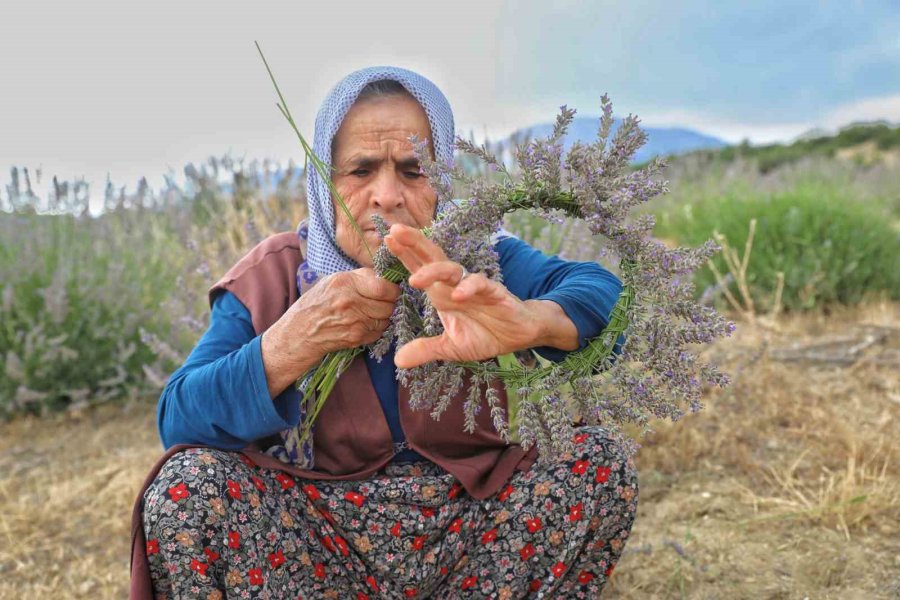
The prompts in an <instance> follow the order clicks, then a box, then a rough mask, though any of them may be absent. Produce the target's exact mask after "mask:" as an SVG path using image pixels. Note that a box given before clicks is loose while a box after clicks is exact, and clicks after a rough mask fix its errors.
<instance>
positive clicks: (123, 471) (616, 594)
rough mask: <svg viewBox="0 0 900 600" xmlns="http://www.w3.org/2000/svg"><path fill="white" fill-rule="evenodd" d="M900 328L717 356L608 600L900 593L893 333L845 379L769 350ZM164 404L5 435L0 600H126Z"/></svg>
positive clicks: (644, 482) (748, 337)
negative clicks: (727, 384)
mask: <svg viewBox="0 0 900 600" xmlns="http://www.w3.org/2000/svg"><path fill="white" fill-rule="evenodd" d="M860 323H870V324H878V325H882V326H887V327H894V328H896V327H898V326H900V305H896V304H894V305H890V304H876V305H872V306H869V307H867V308H863V309H856V310H852V311H850V310H847V311H842V312H837V313H835V312H832V313H831V314H829V315H823V314H820V315H809V316H804V317H790V316H783V317H782V318H781V320H780V322H778V323H776V324H772V323H768V324H766V323H758V324H756V325H752V326H750V325H748V326H744V327H741V328H740V329H739V330H738V333H737V335H736V336H735V338H733V339H731V340H727V341H726V342H723V343H722V344H720V345H719V346H717V347H716V348H713V349H711V350H710V351H711V352H712V353H713V355H714V356H716V357H717V359H718V360H720V362H721V363H723V364H724V365H725V366H726V367H727V369H728V370H729V371H731V372H732V373H735V374H736V375H735V383H734V385H733V386H732V388H730V390H728V391H726V392H723V393H719V394H717V395H712V396H710V397H708V399H707V408H706V409H705V410H704V411H702V412H701V413H699V414H696V415H691V416H690V417H686V418H685V419H684V420H683V421H681V422H680V423H676V424H663V425H660V426H659V428H658V430H657V432H656V433H655V434H653V435H652V436H651V437H650V438H648V439H647V440H645V443H644V448H643V449H642V450H641V453H640V456H639V468H640V473H641V502H640V512H639V515H638V520H637V522H636V525H635V527H634V531H633V536H632V539H631V541H630V543H629V545H628V547H627V548H626V556H625V557H624V558H623V559H622V561H621V562H620V564H619V566H618V567H617V569H616V572H615V574H614V575H613V578H612V581H611V583H610V585H609V586H608V589H607V592H606V594H605V595H604V597H605V598H615V599H626V598H627V599H632V598H704V599H705V598H723V599H724V598H727V599H732V598H738V599H740V598H754V599H756V598H763V599H767V598H772V599H774V598H785V599H787V598H797V599H801V598H810V599H819V598H842V599H843V598H849V599H856V598H859V599H862V598H866V599H869V598H898V597H900V445H898V444H896V443H895V442H894V440H897V439H900V373H898V369H897V366H896V364H894V365H893V366H891V365H890V364H888V363H884V364H882V363H879V362H878V361H877V360H876V357H877V356H879V355H880V356H882V357H883V356H887V355H888V354H889V353H891V352H893V353H894V356H896V355H898V354H900V353H898V350H897V349H898V348H900V332H895V333H893V334H892V335H890V336H888V338H886V339H885V340H884V341H883V342H881V343H879V344H878V345H877V346H875V347H872V348H870V349H869V350H868V353H867V354H866V355H865V356H864V357H863V358H862V359H861V360H860V361H858V362H857V363H856V364H855V365H853V366H851V367H829V366H815V365H809V364H803V363H797V362H784V361H780V362H779V361H776V360H773V359H771V358H769V353H768V349H771V348H778V347H782V346H787V345H788V344H790V343H791V342H794V341H797V340H804V339H814V338H816V337H818V336H822V335H826V334H829V333H843V332H846V331H848V330H850V329H851V328H852V327H853V326H855V325H857V324H860ZM153 405H154V401H153V400H152V399H147V400H144V401H141V402H136V403H133V404H131V405H129V406H127V407H125V408H124V409H123V408H122V407H121V406H119V407H116V406H106V407H102V408H99V409H95V410H92V411H90V412H88V413H85V414H82V415H70V416H65V417H58V418H55V419H49V420H43V421H41V420H34V419H22V420H19V421H16V422H13V423H10V424H6V425H2V426H0V598H36V597H70V598H120V597H123V596H125V595H126V588H127V581H128V561H129V531H128V526H129V519H130V509H131V504H132V502H133V500H134V496H135V494H136V492H137V488H138V486H139V485H140V484H141V482H142V480H143V478H144V476H145V474H146V471H147V470H148V469H149V467H150V466H151V464H152V463H153V462H154V461H155V459H156V457H157V456H158V455H159V452H160V447H159V442H158V441H157V438H156V428H155V423H154V414H153V413H154V406H153Z"/></svg>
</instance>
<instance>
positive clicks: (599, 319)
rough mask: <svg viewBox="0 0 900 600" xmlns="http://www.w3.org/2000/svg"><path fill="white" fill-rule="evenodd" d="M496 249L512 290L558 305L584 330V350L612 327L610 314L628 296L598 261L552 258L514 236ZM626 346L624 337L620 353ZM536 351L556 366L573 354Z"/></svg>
mask: <svg viewBox="0 0 900 600" xmlns="http://www.w3.org/2000/svg"><path fill="white" fill-rule="evenodd" d="M496 250H497V252H498V254H499V255H500V269H501V271H502V273H503V283H504V285H506V287H507V289H509V291H510V292H511V293H512V294H513V295H514V296H516V297H517V298H519V299H520V300H552V301H553V302H556V303H557V304H559V305H560V307H562V309H563V311H565V313H566V315H567V316H568V317H569V318H570V319H571V320H572V323H574V324H575V328H576V329H577V330H578V339H579V347H578V349H579V350H580V349H582V348H584V347H585V346H587V342H588V340H590V339H591V338H593V337H596V336H598V335H599V334H600V332H601V331H603V328H604V327H606V325H607V324H608V323H609V315H610V313H611V312H612V309H613V307H614V306H615V305H616V302H617V301H618V299H619V294H620V293H621V292H622V282H621V281H619V278H618V277H616V276H615V274H613V273H611V272H610V271H608V270H607V269H605V268H603V267H602V266H600V265H598V264H597V263H595V262H575V261H567V260H562V259H560V258H558V257H556V256H552V257H551V256H547V255H546V254H544V253H543V252H541V251H540V250H537V249H535V248H532V247H531V246H529V245H528V244H527V243H525V242H523V241H522V240H520V239H518V238H514V237H507V238H503V239H501V240H500V241H499V242H497V245H496ZM622 341H623V338H621V337H620V340H619V343H618V344H617V349H618V346H621V343H622ZM534 350H535V351H536V352H537V353H538V354H540V355H541V356H543V357H544V358H546V359H548V360H551V361H554V362H558V361H561V360H563V359H564V358H565V357H566V355H567V354H568V352H566V351H565V350H560V349H558V348H551V347H549V346H543V347H540V348H535V349H534Z"/></svg>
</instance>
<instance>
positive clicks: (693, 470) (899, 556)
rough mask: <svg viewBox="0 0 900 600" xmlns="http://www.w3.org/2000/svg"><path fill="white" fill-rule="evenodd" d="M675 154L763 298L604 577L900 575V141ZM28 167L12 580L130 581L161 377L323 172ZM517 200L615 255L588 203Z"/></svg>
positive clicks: (735, 588) (544, 234)
mask: <svg viewBox="0 0 900 600" xmlns="http://www.w3.org/2000/svg"><path fill="white" fill-rule="evenodd" d="M667 177H668V179H669V180H670V184H669V187H670V190H671V191H670V193H669V194H667V195H665V196H664V197H661V198H659V199H657V200H656V201H655V203H654V205H653V206H651V207H649V208H648V210H649V211H651V212H652V213H653V214H654V215H655V217H656V219H657V233H658V235H659V237H661V238H662V239H663V240H665V241H666V242H667V243H671V244H673V245H676V244H691V245H696V244H698V243H699V242H701V241H703V240H705V239H707V238H709V237H713V236H714V234H719V235H720V236H721V237H720V238H719V239H720V243H722V244H723V245H724V246H725V248H726V254H727V255H728V256H730V257H731V260H730V261H729V260H726V259H725V258H720V259H718V262H716V268H715V270H713V269H710V270H704V272H703V273H702V274H700V275H699V276H698V279H697V293H698V295H702V296H703V297H704V301H705V302H709V303H715V304H716V305H717V306H719V307H720V308H721V310H723V311H727V312H728V313H729V316H730V317H731V318H733V319H734V320H735V321H736V322H737V324H738V331H737V334H736V335H735V336H734V337H733V338H730V339H727V340H724V341H722V342H719V343H717V344H715V345H714V346H712V347H710V348H708V349H706V350H705V351H704V354H705V355H706V357H708V358H711V359H712V360H714V361H716V362H718V363H719V364H720V365H721V366H722V367H723V368H724V369H725V370H726V371H728V372H730V373H731V374H732V376H733V379H734V383H733V385H732V386H731V387H730V388H728V389H727V390H724V391H722V390H718V391H713V390H710V391H709V392H708V393H707V394H706V395H705V397H704V403H705V404H706V408H705V410H703V411H701V412H700V413H698V414H696V415H691V416H689V417H686V418H685V419H683V420H682V421H680V422H678V423H675V424H662V423H661V424H659V426H658V427H657V428H656V432H655V433H654V434H652V435H651V436H650V437H649V438H647V439H645V440H644V441H643V448H642V449H641V451H640V454H639V456H638V463H639V472H640V477H641V500H640V513H639V516H638V519H637V522H636V525H635V528H634V531H633V535H632V539H631V540H630V542H629V545H628V547H627V549H626V554H625V557H624V558H623V559H622V561H621V562H620V564H619V565H618V566H617V568H616V571H615V574H614V576H613V578H612V581H611V584H610V585H609V587H608V589H607V592H606V593H605V596H604V597H606V598H773V599H774V598H785V599H787V598H896V597H898V596H900V541H898V540H900V446H898V445H897V444H896V443H895V440H897V439H900V375H898V374H900V259H898V257H900V153H898V152H897V150H888V151H884V152H882V153H880V154H878V155H877V156H875V157H874V158H873V157H872V156H870V155H866V156H864V157H863V159H860V156H859V153H857V154H854V153H852V152H850V153H846V152H845V153H844V155H841V156H824V155H816V154H815V153H809V154H808V155H807V156H802V157H799V158H792V159H791V160H789V161H784V162H781V163H778V164H776V165H775V166H773V167H771V168H768V167H767V168H765V169H761V168H760V162H759V160H758V159H754V158H753V157H744V158H740V157H738V158H733V157H729V158H728V159H727V160H725V159H721V160H718V159H714V158H710V156H707V155H705V154H695V155H689V156H686V157H683V158H680V159H677V160H675V161H673V163H672V164H671V166H670V167H669V169H668V171H667ZM10 181H11V183H10V185H9V186H8V187H7V188H6V189H5V190H4V191H3V193H0V208H2V212H0V321H2V327H0V358H2V361H3V368H2V369H0V417H2V421H0V598H7V597H9V598H31V597H45V596H46V597H73V598H114V597H122V596H123V595H124V594H125V590H126V586H127V581H128V553H129V539H128V535H129V533H128V526H129V519H130V508H131V504H132V502H133V500H134V495H135V494H136V491H137V489H138V486H139V485H140V483H141V481H142V479H143V477H144V475H145V473H146V471H147V469H148V468H149V467H150V465H151V464H152V463H153V462H154V461H155V459H156V457H157V456H158V455H159V453H160V451H161V448H160V445H159V441H158V439H157V436H156V430H155V422H154V411H155V402H156V398H157V397H158V394H159V391H160V389H161V387H162V386H163V385H164V383H165V379H166V377H167V376H168V374H169V373H171V371H172V370H173V369H174V368H176V367H177V366H178V365H179V364H180V363H181V361H182V360H183V359H184V357H185V356H186V355H187V353H188V352H189V351H190V349H191V347H192V346H193V344H194V343H195V342H196V340H197V339H198V337H199V335H200V334H201V333H202V332H203V330H204V329H205V327H206V324H207V322H208V304H207V300H206V290H207V288H208V287H209V285H211V284H212V282H213V281H215V280H216V279H217V278H218V277H219V276H221V275H222V274H223V273H224V272H225V270H227V269H228V267H230V266H231V265H232V264H234V262H235V261H236V260H237V259H238V258H240V257H241V256H242V255H243V254H244V253H246V252H247V251H248V250H249V249H250V248H251V247H252V246H253V245H254V244H255V243H256V242H258V241H259V240H261V239H262V238H263V237H265V236H266V235H269V234H271V233H274V232H280V231H287V230H292V229H293V228H294V226H295V224H296V223H297V221H298V220H299V219H301V218H302V217H303V215H304V212H305V208H304V204H303V195H304V193H303V184H302V181H303V178H302V173H300V170H299V169H298V168H297V167H294V166H290V165H287V166H285V165H275V164H272V163H250V162H240V161H236V160H233V159H230V158H227V157H226V158H217V159H210V160H209V161H208V162H207V163H204V164H202V165H192V166H189V167H188V168H186V169H185V180H184V182H183V183H178V184H176V183H175V182H174V181H170V183H169V185H168V186H167V187H166V188H165V189H162V190H151V189H150V188H149V186H147V185H146V184H141V185H138V186H137V187H135V188H134V189H127V190H126V189H118V188H115V187H113V186H111V185H110V186H108V187H107V189H106V190H105V191H104V193H103V194H102V197H103V199H104V208H105V210H104V211H103V213H102V214H100V215H99V216H93V215H91V214H90V212H89V211H88V205H89V195H90V193H91V192H92V191H91V190H88V189H87V188H86V186H84V185H79V184H77V183H74V184H73V183H62V182H58V181H53V180H51V181H46V180H40V181H39V180H38V177H37V174H36V173H34V172H26V171H24V170H16V171H15V172H14V173H13V174H12V175H11V177H10ZM93 193H95V194H96V191H93ZM507 225H508V228H509V229H511V230H512V231H514V232H515V233H517V234H518V235H520V236H521V237H523V238H524V239H526V240H528V241H529V242H531V243H533V244H535V245H537V246H539V247H541V248H542V249H544V250H546V251H548V252H552V253H558V254H560V255H562V256H564V257H566V258H571V259H579V260H597V259H598V257H599V256H601V255H600V250H601V248H600V247H599V245H598V244H597V243H596V242H595V241H594V240H592V239H590V237H589V236H588V235H587V232H586V230H585V229H584V228H583V226H582V225H580V224H578V223H569V222H567V223H563V224H560V225H553V226H548V225H547V224H546V223H544V222H543V221H538V220H536V219H534V218H533V217H529V216H526V215H513V216H512V217H510V219H509V221H508V223H507ZM748 238H749V239H748ZM729 252H730V254H729ZM600 260H601V261H602V260H603V259H602V258H601V259H600Z"/></svg>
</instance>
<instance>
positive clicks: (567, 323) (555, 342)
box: [525, 300, 579, 350]
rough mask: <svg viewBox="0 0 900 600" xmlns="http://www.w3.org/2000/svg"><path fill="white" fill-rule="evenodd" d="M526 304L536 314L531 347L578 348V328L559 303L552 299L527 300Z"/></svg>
mask: <svg viewBox="0 0 900 600" xmlns="http://www.w3.org/2000/svg"><path fill="white" fill-rule="evenodd" d="M525 305H526V306H527V307H528V308H529V310H530V311H531V312H532V314H533V315H534V322H533V325H534V327H535V341H534V343H533V344H532V345H531V347H539V346H549V347H551V348H558V349H560V350H576V349H578V345H579V340H578V328H577V327H575V323H573V322H572V319H570V318H569V316H568V315H567V314H566V312H565V311H564V310H563V309H562V307H561V306H560V305H559V304H557V303H556V302H553V301H552V300H526V301H525Z"/></svg>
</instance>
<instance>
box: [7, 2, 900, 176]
mask: <svg viewBox="0 0 900 600" xmlns="http://www.w3.org/2000/svg"><path fill="white" fill-rule="evenodd" d="M0 18H2V21H3V27H2V33H0V73H2V75H3V83H2V86H0V87H2V92H0V169H2V172H0V182H6V181H7V180H8V175H7V173H8V169H9V167H11V166H12V165H18V166H28V167H32V168H35V167H39V166H42V167H43V170H44V173H45V175H47V174H52V173H56V174H58V175H60V176H61V177H62V178H66V179H71V178H74V177H78V176H84V177H85V178H86V179H87V180H88V181H91V182H93V183H94V187H95V191H97V192H99V191H100V190H101V188H102V183H103V181H105V178H106V176H107V174H109V175H110V176H111V177H112V179H113V182H114V183H117V184H127V185H128V186H129V187H131V186H133V184H134V182H135V181H136V180H137V178H138V177H139V176H140V175H144V174H145V175H148V176H149V178H150V180H151V182H152V183H154V184H156V183H161V175H162V174H163V173H165V172H167V171H168V170H169V169H172V170H174V171H176V172H180V171H181V169H182V168H183V166H184V165H185V164H186V163H188V162H191V161H194V162H200V161H203V160H204V159H205V158H206V157H207V156H210V155H222V154H223V153H226V152H231V153H232V154H234V155H237V156H247V157H258V158H263V157H270V158H275V159H278V160H286V159H288V158H291V157H293V158H295V159H297V158H299V157H300V156H301V153H300V152H299V150H298V145H297V143H296V141H295V140H294V138H293V137H292V133H291V132H290V130H289V128H288V126H287V124H286V123H285V122H284V121H283V119H282V117H281V115H280V114H279V113H278V111H277V109H276V108H275V104H274V102H275V94H274V91H273V89H272V87H271V84H270V83H269V81H268V77H267V75H266V73H265V70H264V68H263V65H262V63H261V62H260V60H259V57H258V55H257V53H256V49H255V48H254V46H253V41H254V40H258V41H259V42H260V44H261V46H262V48H263V50H264V51H265V52H266V55H267V58H268V59H269V62H270V64H271V66H272V68H273V70H274V71H275V74H276V76H277V77H278V80H279V84H280V85H281V87H282V90H283V91H284V93H285V95H286V97H287V100H288V103H289V105H290V107H291V110H292V112H293V113H294V115H295V117H296V118H297V119H298V121H299V125H300V127H301V129H302V130H303V131H304V133H305V134H306V135H307V136H308V137H312V126H313V120H314V115H315V112H316V110H317V109H318V106H319V102H320V101H321V99H322V98H323V96H324V95H325V94H326V93H327V91H328V89H330V87H331V86H332V85H333V84H334V83H335V82H336V81H337V80H338V79H340V78H341V77H343V76H344V75H345V74H347V73H348V72H350V71H352V70H355V69H357V68H360V67H363V66H368V65H374V64H395V65H398V66H403V67H407V68H411V69H413V70H416V71H419V72H421V73H422V74H424V75H426V76H427V77H429V78H430V79H432V80H433V81H434V82H435V83H436V84H437V85H438V86H439V87H440V88H441V89H442V90H443V91H444V93H445V94H446V95H447V97H448V98H449V100H450V102H451V104H452V106H453V108H454V113H455V116H456V122H457V128H458V130H459V131H460V132H462V133H468V132H470V131H472V132H474V133H475V134H476V136H478V137H481V136H483V135H484V134H485V133H488V134H490V135H491V136H493V137H499V136H501V135H505V134H508V133H510V132H511V131H512V130H514V129H516V128H518V127H522V126H526V125H531V124H535V123H538V122H544V121H550V120H552V119H553V117H554V116H555V114H556V112H557V109H558V107H559V105H560V104H564V103H565V104H568V105H569V106H572V107H575V108H577V109H578V111H579V114H583V115H595V114H597V113H598V108H599V98H600V96H601V95H602V94H603V93H604V92H607V93H609V95H610V97H611V99H612V101H613V104H614V106H615V108H616V112H617V113H620V112H621V113H622V114H625V113H629V112H631V113H635V114H637V115H639V116H640V117H641V118H642V119H643V122H644V123H645V124H646V125H679V126H686V127H691V128H694V129H697V130H699V131H701V132H704V133H709V134H713V135H717V136H719V137H721V138H723V139H725V140H727V141H731V142H737V141H740V140H741V139H743V138H748V139H750V140H751V141H753V142H756V143H762V142H769V141H775V140H788V139H790V138H792V137H794V136H796V135H797V134H800V133H802V132H804V131H806V130H808V129H810V128H812V127H815V126H822V127H826V128H834V127H837V126H840V125H844V124H846V123H849V122H851V121H853V120H858V119H875V118H885V119H888V120H891V121H895V122H900V2H897V1H896V0H880V1H863V0H842V1H834V2H831V1H824V0H822V1H814V0H803V1H793V2H792V1H791V0H777V1H776V0H753V1H752V2H743V1H732V2H728V1H726V0H719V1H714V0H710V1H704V2H701V1H698V0H690V1H673V0H628V1H624V0H622V1H587V0H585V1H576V0H552V1H550V0H541V1H509V2H504V1H501V0H479V1H477V2H474V1H472V2H469V1H456V2H441V3H435V2H428V1H425V0H420V1H419V2H406V1H401V2H390V1H388V0H372V1H369V2H358V1H352V2H349V1H342V0H329V1H325V2H301V1H298V0H294V1H292V2H265V1H257V2H253V3H250V2H240V3H238V2H231V1H221V0H220V1H219V2H206V1H201V0H190V1H184V0H182V1H180V2H175V1H170V0H154V1H153V2H140V3H137V2H131V1H128V0H116V1H90V0H83V1H81V2H72V1H71V0H58V1H41V0H27V1H18V2H16V1H10V2H4V3H3V7H2V8H0Z"/></svg>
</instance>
